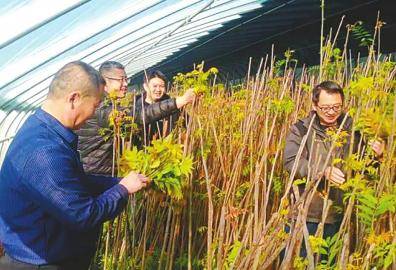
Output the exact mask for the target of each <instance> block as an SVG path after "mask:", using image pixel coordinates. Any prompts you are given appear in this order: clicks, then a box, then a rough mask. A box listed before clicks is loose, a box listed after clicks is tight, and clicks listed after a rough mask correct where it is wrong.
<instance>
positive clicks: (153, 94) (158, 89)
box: [145, 78, 166, 102]
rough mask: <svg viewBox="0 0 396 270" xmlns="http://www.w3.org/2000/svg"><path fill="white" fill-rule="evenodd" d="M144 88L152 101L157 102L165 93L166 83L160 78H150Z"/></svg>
mask: <svg viewBox="0 0 396 270" xmlns="http://www.w3.org/2000/svg"><path fill="white" fill-rule="evenodd" d="M145 90H146V91H147V95H148V96H149V98H150V99H151V100H152V101H154V102H158V101H159V100H160V99H161V98H162V96H163V95H164V94H165V90H166V85H165V82H164V81H163V80H162V79H161V78H152V79H151V80H150V81H149V82H148V84H147V85H146V87H145Z"/></svg>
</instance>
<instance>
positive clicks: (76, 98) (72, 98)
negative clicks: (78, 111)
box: [67, 91, 82, 109]
mask: <svg viewBox="0 0 396 270" xmlns="http://www.w3.org/2000/svg"><path fill="white" fill-rule="evenodd" d="M81 98H82V96H81V93H80V92H79V91H73V92H71V93H70V94H69V95H68V96H67V102H68V103H69V104H71V106H72V109H74V106H75V105H76V104H78V103H79V102H80V101H81Z"/></svg>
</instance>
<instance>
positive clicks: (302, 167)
mask: <svg viewBox="0 0 396 270" xmlns="http://www.w3.org/2000/svg"><path fill="white" fill-rule="evenodd" d="M315 114H316V113H315V112H311V113H310V115H309V116H308V117H306V118H304V119H301V120H298V121H297V123H295V124H294V125H293V126H291V129H290V132H289V134H288V136H287V138H286V145H285V150H284V156H283V162H284V168H285V169H286V170H287V171H289V172H291V171H292V168H293V165H294V163H295V162H298V166H297V171H296V175H295V178H296V179H302V178H304V177H307V176H308V171H309V170H310V169H311V173H312V170H313V168H314V166H315V165H314V164H318V165H319V166H318V168H319V171H320V170H322V168H323V166H324V163H325V160H326V157H327V155H328V153H329V151H330V147H331V144H332V142H331V140H329V138H328V135H327V134H326V127H324V126H322V125H321V124H320V121H319V117H318V116H316V117H315V119H314V122H313V125H312V129H311V131H310V132H309V134H308V137H307V141H306V144H305V146H304V148H303V151H302V155H301V158H300V160H299V161H297V160H296V156H297V152H298V149H299V148H300V145H301V142H302V140H303V136H304V135H306V134H307V131H308V128H309V124H310V122H311V120H312V117H313V116H314V115H315ZM344 118H345V115H341V116H340V117H339V118H338V127H339V126H340V124H341V122H342V121H343V119H344ZM351 129H352V118H351V117H349V116H347V119H346V120H345V123H344V125H343V130H344V131H346V132H347V133H348V136H347V138H346V142H345V143H344V144H343V146H342V147H339V148H337V147H335V148H334V149H333V157H334V158H341V159H345V158H346V157H347V156H348V154H349V149H350V146H351ZM360 138H361V136H360V133H358V132H355V133H354V149H353V151H352V152H356V151H357V149H358V147H357V146H358V144H359V142H360ZM310 154H311V161H310V162H309V157H310ZM331 164H332V159H330V161H329V163H328V165H327V166H330V165H331ZM340 169H342V168H340ZM312 178H313V179H318V177H316V176H315V175H312ZM318 180H319V179H318ZM320 181H321V183H320V185H319V187H318V190H317V191H316V192H315V195H314V197H313V200H312V203H311V205H310V207H309V210H308V215H307V221H309V222H320V221H321V219H322V212H323V203H324V199H323V196H322V195H321V194H320V193H321V191H323V188H324V186H325V181H327V180H324V179H323V178H322V179H321V180H320ZM299 187H300V193H302V192H303V191H304V186H303V185H300V186H299ZM329 198H330V200H331V201H332V202H333V207H331V208H330V211H329V214H328V216H327V219H326V223H334V222H337V221H339V220H340V219H341V217H342V216H341V215H340V214H337V212H336V207H342V191H341V190H340V189H338V188H336V187H334V186H331V187H330V193H329Z"/></svg>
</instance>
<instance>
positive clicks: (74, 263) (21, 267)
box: [0, 254, 90, 270]
mask: <svg viewBox="0 0 396 270" xmlns="http://www.w3.org/2000/svg"><path fill="white" fill-rule="evenodd" d="M87 257H89V256H87ZM89 263H90V261H89V260H88V259H86V258H83V259H73V260H70V262H65V263H61V264H45V265H34V264H29V263H24V262H20V261H17V260H14V259H13V258H11V257H10V256H8V255H7V254H6V255H4V256H3V257H1V258H0V270H36V269H45V270H87V269H88V267H89Z"/></svg>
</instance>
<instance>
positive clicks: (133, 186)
mask: <svg viewBox="0 0 396 270" xmlns="http://www.w3.org/2000/svg"><path fill="white" fill-rule="evenodd" d="M148 181H149V179H148V178H147V177H146V176H144V175H143V174H139V173H136V172H130V173H129V174H128V175H127V176H125V177H124V178H122V179H121V181H120V185H123V186H124V187H125V188H126V189H127V190H128V194H132V193H135V192H137V191H139V190H141V189H142V188H144V187H145V186H146V185H147V183H148Z"/></svg>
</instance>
